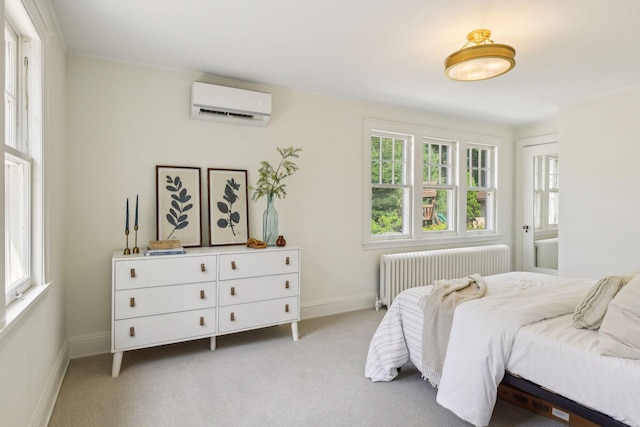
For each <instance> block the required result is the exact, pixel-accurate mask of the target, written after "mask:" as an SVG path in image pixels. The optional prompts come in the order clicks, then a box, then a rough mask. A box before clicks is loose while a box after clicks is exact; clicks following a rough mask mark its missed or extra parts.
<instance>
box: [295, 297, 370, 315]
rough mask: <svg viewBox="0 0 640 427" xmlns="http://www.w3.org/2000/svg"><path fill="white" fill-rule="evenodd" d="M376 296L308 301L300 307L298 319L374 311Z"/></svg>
mask: <svg viewBox="0 0 640 427" xmlns="http://www.w3.org/2000/svg"><path fill="white" fill-rule="evenodd" d="M376 297H377V294H376V293H375V292H371V293H366V294H360V295H353V296H350V297H346V298H329V299H324V300H316V301H308V302H305V303H303V304H301V306H300V317H301V318H302V319H312V318H314V317H323V316H330V315H332V314H340V313H347V312H349V311H356V310H364V309H367V308H370V309H372V310H373V309H374V306H375V301H376Z"/></svg>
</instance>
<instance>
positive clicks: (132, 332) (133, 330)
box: [129, 326, 136, 337]
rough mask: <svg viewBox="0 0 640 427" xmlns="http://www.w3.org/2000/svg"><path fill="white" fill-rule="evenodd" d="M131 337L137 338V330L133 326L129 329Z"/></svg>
mask: <svg viewBox="0 0 640 427" xmlns="http://www.w3.org/2000/svg"><path fill="white" fill-rule="evenodd" d="M129 336H130V337H135V336H136V328H134V327H133V326H132V327H130V328H129Z"/></svg>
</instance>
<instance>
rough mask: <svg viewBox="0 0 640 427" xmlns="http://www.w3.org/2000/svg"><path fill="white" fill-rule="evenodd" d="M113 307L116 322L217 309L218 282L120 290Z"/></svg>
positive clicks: (117, 292)
mask: <svg viewBox="0 0 640 427" xmlns="http://www.w3.org/2000/svg"><path fill="white" fill-rule="evenodd" d="M113 306H114V313H113V314H114V318H115V319H116V320H119V319H128V318H131V317H140V316H151V315H154V314H164V313H171V312H176V311H186V310H196V309H201V308H210V307H215V306H216V283H215V282H206V283H189V284H187V285H173V286H157V287H153V288H140V289H125V290H121V291H116V292H115V296H114V304H113Z"/></svg>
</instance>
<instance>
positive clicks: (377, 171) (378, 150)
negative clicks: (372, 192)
mask: <svg viewBox="0 0 640 427" xmlns="http://www.w3.org/2000/svg"><path fill="white" fill-rule="evenodd" d="M406 143H407V141H406V140H404V139H401V138H395V139H394V138H388V137H379V136H372V137H371V183H373V184H395V185H403V184H405V180H406V176H405V171H406V166H405V161H406V160H405V150H406Z"/></svg>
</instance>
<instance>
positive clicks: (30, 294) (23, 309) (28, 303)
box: [0, 283, 51, 342]
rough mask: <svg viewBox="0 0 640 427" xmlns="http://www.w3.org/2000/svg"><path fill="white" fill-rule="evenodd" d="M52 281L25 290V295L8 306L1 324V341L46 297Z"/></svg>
mask: <svg viewBox="0 0 640 427" xmlns="http://www.w3.org/2000/svg"><path fill="white" fill-rule="evenodd" d="M49 286H51V283H47V284H46V285H40V286H33V287H32V288H31V289H29V290H28V291H26V292H25V294H24V296H23V297H22V298H20V299H19V300H17V301H14V302H13V303H11V304H9V305H8V306H7V307H6V318H5V322H4V323H2V324H0V342H1V341H2V340H3V339H4V338H5V337H6V336H8V335H9V333H10V332H11V330H12V329H13V328H14V327H16V326H17V325H19V324H20V323H21V322H22V321H23V320H24V319H26V318H27V316H28V314H29V313H30V312H31V311H32V310H33V309H34V307H35V306H36V304H37V303H38V302H40V301H42V300H43V299H44V295H46V293H47V291H48V290H49Z"/></svg>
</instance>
